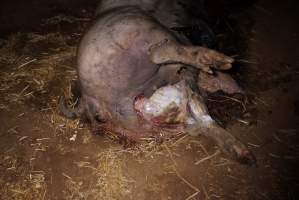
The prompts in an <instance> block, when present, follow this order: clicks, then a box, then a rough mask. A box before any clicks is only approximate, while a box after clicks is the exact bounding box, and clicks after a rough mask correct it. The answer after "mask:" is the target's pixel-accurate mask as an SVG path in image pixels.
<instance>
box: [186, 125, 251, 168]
mask: <svg viewBox="0 0 299 200" xmlns="http://www.w3.org/2000/svg"><path fill="white" fill-rule="evenodd" d="M187 132H188V133H189V134H190V135H193V136H196V135H199V134H201V135H204V136H206V137H207V138H211V139H213V140H214V141H215V142H216V144H217V146H218V147H220V149H221V151H222V152H223V153H225V154H226V155H227V156H229V157H230V158H231V159H234V160H236V161H238V162H240V163H242V164H248V165H255V164H256V158H255V156H254V155H253V153H252V152H251V151H249V150H248V148H247V147H246V146H245V145H244V144H242V143H241V142H240V141H239V140H237V139H236V138H235V137H234V136H233V135H232V134H231V133H229V132H228V131H226V130H225V129H223V128H221V127H219V126H218V125H217V124H216V122H212V123H211V124H210V125H207V126H206V125H204V124H197V125H196V126H190V127H188V128H187Z"/></svg>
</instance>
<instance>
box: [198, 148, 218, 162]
mask: <svg viewBox="0 0 299 200" xmlns="http://www.w3.org/2000/svg"><path fill="white" fill-rule="evenodd" d="M219 153H220V151H218V150H217V151H216V152H215V153H213V154H212V155H210V156H207V157H205V158H202V159H200V160H199V161H196V162H195V163H194V164H195V165H199V164H200V163H202V162H204V161H206V160H210V159H211V158H213V157H215V156H217V155H218V154H219Z"/></svg>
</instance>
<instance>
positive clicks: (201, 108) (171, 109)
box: [60, 6, 255, 163]
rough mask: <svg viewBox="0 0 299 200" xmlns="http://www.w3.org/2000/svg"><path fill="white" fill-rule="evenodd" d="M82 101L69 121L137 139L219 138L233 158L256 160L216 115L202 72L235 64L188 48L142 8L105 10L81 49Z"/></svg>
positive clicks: (200, 49)
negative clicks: (203, 90)
mask: <svg viewBox="0 0 299 200" xmlns="http://www.w3.org/2000/svg"><path fill="white" fill-rule="evenodd" d="M77 59H78V66H77V71H78V77H79V82H80V87H81V98H80V103H79V105H78V107H77V108H76V109H75V110H73V111H72V110H69V109H67V108H65V105H64V102H63V101H61V102H60V108H61V110H62V112H63V113H64V114H65V115H66V116H68V117H80V116H83V115H84V116H85V117H87V118H88V119H89V121H90V122H91V123H92V125H93V127H96V129H103V130H109V131H113V132H115V133H118V134H120V135H124V136H126V137H128V138H130V139H134V140H136V139H138V138H142V137H146V136H159V137H163V136H166V135H170V134H174V133H177V132H181V131H183V132H187V133H189V134H191V135H199V134H203V135H205V136H207V137H210V138H212V139H213V140H214V141H215V142H216V143H217V145H218V146H219V147H220V148H221V149H222V150H223V151H224V152H225V153H226V154H227V155H229V156H230V157H232V158H234V159H236V160H239V161H242V162H246V163H253V162H255V158H254V156H253V155H252V154H251V153H250V152H249V151H248V149H247V148H246V147H245V146H244V145H243V144H242V143H241V142H239V141H238V140H237V139H235V138H234V137H233V136H232V135H231V134H230V133H228V132H227V131H225V130H224V129H222V128H220V127H219V126H218V125H217V123H215V122H214V120H213V119H212V118H211V117H210V116H209V114H208V111H207V108H206V106H205V104H204V102H203V100H202V98H201V96H200V95H199V94H200V91H199V89H198V85H197V78H198V73H199V71H201V73H210V72H211V68H214V69H215V70H226V69H229V68H230V67H231V63H232V62H233V59H232V58H230V57H227V56H225V55H223V54H221V53H218V52H216V51H213V50H210V49H207V48H203V47H196V46H191V45H188V44H182V42H180V40H179V39H178V38H177V37H176V36H175V34H173V33H172V32H171V31H170V30H169V29H168V28H167V27H165V26H163V25H162V24H161V23H159V21H157V19H155V18H153V17H152V16H151V15H149V14H148V13H147V12H145V11H144V10H143V9H140V8H139V7H137V6H122V7H116V8H111V9H108V10H105V11H104V12H103V13H101V14H100V15H99V17H98V18H97V20H96V22H95V24H94V25H93V26H92V27H91V28H90V29H89V31H88V32H87V33H86V34H85V36H84V37H83V39H82V41H81V43H80V46H79V49H78V55H77Z"/></svg>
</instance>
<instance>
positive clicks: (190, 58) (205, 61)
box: [150, 41, 234, 73]
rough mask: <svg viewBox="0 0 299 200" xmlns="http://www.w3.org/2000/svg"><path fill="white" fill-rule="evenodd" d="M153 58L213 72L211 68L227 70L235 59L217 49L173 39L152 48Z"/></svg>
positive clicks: (166, 62) (159, 62) (162, 61)
mask: <svg viewBox="0 0 299 200" xmlns="http://www.w3.org/2000/svg"><path fill="white" fill-rule="evenodd" d="M150 56H151V60H152V61H153V62H154V63H156V64H171V63H182V64H186V65H190V66H193V67H196V68H199V69H201V70H203V71H205V72H208V73H212V71H211V68H215V69H218V70H227V69H230V68H231V67H232V63H233V62H234V59H233V58H231V57H228V56H226V55H224V54H222V53H219V52H217V51H214V50H211V49H208V48H204V47H199V46H187V45H181V44H179V43H177V42H173V41H164V42H161V43H160V44H157V45H154V46H152V47H151V49H150Z"/></svg>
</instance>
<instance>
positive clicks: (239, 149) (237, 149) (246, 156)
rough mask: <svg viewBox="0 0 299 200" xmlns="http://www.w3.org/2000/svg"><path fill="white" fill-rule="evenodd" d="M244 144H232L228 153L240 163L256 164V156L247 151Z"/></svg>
mask: <svg viewBox="0 0 299 200" xmlns="http://www.w3.org/2000/svg"><path fill="white" fill-rule="evenodd" d="M243 146H244V145H241V146H239V145H233V146H232V148H230V149H229V152H230V153H229V155H231V157H232V158H233V159H235V160H236V161H238V162H239V163H241V164H246V165H256V158H255V156H254V154H253V153H252V152H251V151H249V150H248V149H247V148H246V147H243Z"/></svg>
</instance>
